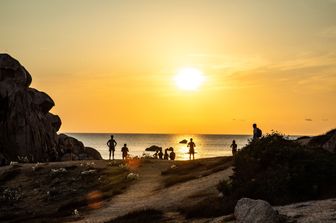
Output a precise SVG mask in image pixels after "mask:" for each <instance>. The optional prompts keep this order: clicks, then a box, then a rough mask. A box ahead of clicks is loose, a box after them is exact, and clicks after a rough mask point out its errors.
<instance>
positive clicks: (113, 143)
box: [106, 135, 117, 160]
mask: <svg viewBox="0 0 336 223" xmlns="http://www.w3.org/2000/svg"><path fill="white" fill-rule="evenodd" d="M106 144H107V146H108V147H109V151H110V154H109V160H111V153H112V158H113V160H114V151H115V147H116V146H117V142H116V141H115V140H114V139H113V135H111V139H109V141H107V143H106Z"/></svg>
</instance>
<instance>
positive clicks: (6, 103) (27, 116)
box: [0, 54, 101, 163]
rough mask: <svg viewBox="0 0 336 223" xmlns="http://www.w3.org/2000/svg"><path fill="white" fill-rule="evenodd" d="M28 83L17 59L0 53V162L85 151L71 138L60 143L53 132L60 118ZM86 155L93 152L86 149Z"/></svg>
mask: <svg viewBox="0 0 336 223" xmlns="http://www.w3.org/2000/svg"><path fill="white" fill-rule="evenodd" d="M31 82H32V77H31V75H30V74H29V72H28V71H27V70H26V69H25V68H24V67H23V66H21V64H20V63H19V62H18V61H17V60H15V59H14V58H12V57H11V56H9V55H8V54H0V158H1V159H2V160H1V161H0V163H3V162H4V161H3V159H6V160H7V161H20V162H47V161H57V160H61V158H62V156H64V154H65V153H67V151H69V150H70V151H71V153H74V154H76V155H79V154H80V153H85V150H84V145H83V144H82V143H81V142H79V141H78V140H76V139H74V138H71V137H67V138H66V139H67V141H73V142H75V141H76V143H72V144H71V143H70V144H69V145H71V146H70V147H67V145H68V144H67V145H64V140H63V139H64V138H65V137H64V136H63V135H60V136H58V135H57V131H58V130H59V128H60V127H61V124H62V123H61V119H60V118H59V117H58V116H57V115H54V114H52V113H50V112H49V111H50V109H51V108H52V107H53V106H54V105H55V103H54V101H53V100H52V99H51V98H50V97H49V95H47V94H46V93H44V92H41V91H38V90H36V89H34V88H30V87H29V86H30V84H31ZM76 146H78V147H76ZM77 152H78V153H77ZM90 154H95V153H93V152H92V151H91V149H90ZM82 157H84V155H82ZM87 157H88V156H87ZM99 157H100V155H99V156H96V157H95V158H99ZM100 158H101V157H100Z"/></svg>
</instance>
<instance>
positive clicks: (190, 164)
mask: <svg viewBox="0 0 336 223" xmlns="http://www.w3.org/2000/svg"><path fill="white" fill-rule="evenodd" d="M230 166H232V157H222V158H215V159H201V160H192V161H181V162H178V163H176V165H175V166H171V167H170V168H168V169H166V170H164V171H162V172H161V175H162V176H163V185H164V187H170V186H173V185H175V184H178V183H183V182H186V181H189V180H193V179H197V178H200V177H205V176H208V175H210V174H212V173H216V172H218V171H221V170H225V169H226V168H229V167H230Z"/></svg>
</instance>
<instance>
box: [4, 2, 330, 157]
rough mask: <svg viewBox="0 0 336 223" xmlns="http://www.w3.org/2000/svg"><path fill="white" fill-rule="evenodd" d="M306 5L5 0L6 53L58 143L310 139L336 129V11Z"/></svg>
mask: <svg viewBox="0 0 336 223" xmlns="http://www.w3.org/2000/svg"><path fill="white" fill-rule="evenodd" d="M32 2H35V3H32ZM37 2H38V4H37ZM302 4H303V3H302V1H290V0H283V1H269V0H259V1H193V0H185V1H178V0H171V1H155V0H152V1H129V0H124V1H99V2H97V1H90V0H72V1H19V0H9V1H1V7H0V27H1V31H2V33H6V35H1V37H0V43H1V44H0V51H1V52H7V53H9V54H11V55H12V56H13V57H15V58H16V59H18V60H19V61H20V62H21V63H22V65H24V66H25V68H26V69H27V70H28V71H29V72H30V74H31V75H32V77H33V82H32V85H31V87H33V88H37V89H38V90H40V91H44V92H46V93H48V94H49V95H50V96H51V98H52V99H53V100H54V101H55V104H56V106H55V107H54V108H53V109H52V111H51V112H52V113H55V114H57V115H59V116H60V117H61V119H62V126H61V130H60V132H111V133H129V132H132V133H133V132H134V133H182V134H195V133H212V134H222V133H228V134H252V123H254V122H256V123H257V124H258V126H259V127H260V128H261V129H262V130H263V132H264V133H267V132H270V131H271V130H278V131H280V132H282V133H284V134H294V135H295V134H300V135H301V134H302V135H310V134H313V135H315V134H320V133H322V132H325V131H328V130H330V129H332V128H335V126H336V103H335V95H336V63H335V61H336V41H335V40H336V32H335V31H336V23H335V21H336V20H335V16H336V14H335V10H336V2H335V1H332V0H329V1H327V0H325V1H314V0H306V1H304V7H302ZM78 5H80V9H79V8H78ZM191 6H192V7H191ZM274 9H277V10H274ZM289 9H290V10H289ZM60 12H62V13H60ZM269 12H272V13H269ZM8 18H11V19H8ZM297 43H300V44H297ZM183 67H185V68H183ZM186 67H189V68H186ZM178 68H183V69H181V70H178ZM197 69H199V70H197ZM195 70H196V71H195ZM180 72H181V73H180ZM195 73H196V74H195ZM199 73H200V74H199ZM189 76H191V77H189ZM195 76H196V78H195ZM199 76H200V77H199ZM307 120H308V121H307ZM309 120H312V121H309ZM188 137H190V136H188ZM187 139H188V138H187ZM195 141H196V144H197V148H196V150H197V152H198V153H197V155H200V154H201V151H202V148H203V147H202V146H201V147H199V146H200V144H199V143H200V142H199V140H198V139H197V138H195ZM181 146H182V147H183V148H181V149H183V151H184V152H187V148H186V146H185V145H181ZM185 158H189V157H188V154H185ZM178 159H180V158H178Z"/></svg>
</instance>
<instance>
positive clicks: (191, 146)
mask: <svg viewBox="0 0 336 223" xmlns="http://www.w3.org/2000/svg"><path fill="white" fill-rule="evenodd" d="M187 146H188V147H189V160H191V155H192V156H193V160H194V159H195V147H196V144H195V143H194V142H193V139H192V138H190V142H189V143H188V145H187Z"/></svg>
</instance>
